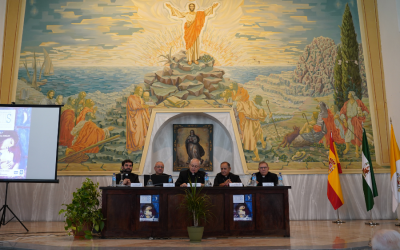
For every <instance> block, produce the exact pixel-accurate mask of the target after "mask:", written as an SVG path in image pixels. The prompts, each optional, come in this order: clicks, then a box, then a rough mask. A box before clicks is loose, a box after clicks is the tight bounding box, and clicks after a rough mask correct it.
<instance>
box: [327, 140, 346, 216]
mask: <svg viewBox="0 0 400 250" xmlns="http://www.w3.org/2000/svg"><path fill="white" fill-rule="evenodd" d="M328 161H329V172H328V199H329V201H330V202H331V204H332V206H333V208H334V209H335V210H336V209H338V208H339V207H341V206H342V205H343V204H344V200H343V194H342V187H341V186H340V179H339V170H340V172H342V171H341V168H340V162H339V158H338V156H337V152H336V146H335V142H334V141H333V138H332V133H331V139H330V148H329V158H328Z"/></svg>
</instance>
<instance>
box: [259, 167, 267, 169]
mask: <svg viewBox="0 0 400 250" xmlns="http://www.w3.org/2000/svg"><path fill="white" fill-rule="evenodd" d="M268 168H269V167H261V168H259V169H262V170H264V169H268Z"/></svg>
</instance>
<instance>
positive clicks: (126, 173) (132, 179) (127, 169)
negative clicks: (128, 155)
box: [116, 160, 139, 186]
mask: <svg viewBox="0 0 400 250" xmlns="http://www.w3.org/2000/svg"><path fill="white" fill-rule="evenodd" d="M132 166H133V162H132V161H131V160H125V161H123V162H122V166H121V173H120V174H117V175H116V177H117V184H119V182H120V180H121V175H123V176H122V179H123V182H122V184H123V185H126V186H130V185H131V183H139V176H138V175H137V174H133V173H132Z"/></svg>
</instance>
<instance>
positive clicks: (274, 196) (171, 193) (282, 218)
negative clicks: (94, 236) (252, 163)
mask: <svg viewBox="0 0 400 250" xmlns="http://www.w3.org/2000/svg"><path fill="white" fill-rule="evenodd" d="M289 188H291V187H290V186H279V187H205V188H203V190H202V192H203V193H205V194H207V195H209V196H210V198H211V202H212V203H213V206H212V208H211V210H212V213H213V215H214V216H213V217H210V218H209V221H208V222H207V224H206V225H204V226H205V228H204V235H203V237H205V238H207V237H228V236H239V237H243V236H259V237H260V236H267V235H268V236H270V235H274V236H284V237H289V236H290V228H289V200H288V199H289V196H288V189H289ZM100 189H101V190H102V211H103V215H104V217H105V218H106V221H105V227H104V229H103V231H102V232H101V234H102V236H103V237H122V238H123V237H126V238H128V237H129V238H147V237H155V238H159V237H160V238H165V237H168V238H175V237H188V233H187V227H188V226H193V221H192V220H189V219H188V212H187V211H186V210H185V209H184V208H182V207H181V206H180V203H181V201H182V200H183V196H182V195H180V194H184V189H185V188H180V187H170V188H162V187H101V188H100ZM248 194H251V195H252V202H251V204H252V210H253V215H252V220H251V221H234V219H233V217H234V204H233V195H248ZM141 195H159V196H158V197H159V221H158V222H148V221H145V222H144V221H140V219H139V218H140V196H141ZM248 197H249V196H248ZM200 224H201V225H202V224H203V223H200Z"/></svg>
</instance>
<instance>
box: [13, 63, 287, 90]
mask: <svg viewBox="0 0 400 250" xmlns="http://www.w3.org/2000/svg"><path fill="white" fill-rule="evenodd" d="M160 68H161V67H159V66H157V67H55V69H54V75H52V76H42V80H43V79H47V83H46V84H45V85H42V86H41V87H40V91H41V92H42V93H43V94H45V95H46V93H47V92H48V91H49V90H55V92H56V95H58V94H59V93H62V94H63V96H72V95H75V94H78V93H79V92H81V91H86V92H87V93H94V92H95V91H97V90H98V91H100V92H101V93H105V94H107V93H112V92H120V91H122V90H124V89H126V88H127V87H129V86H131V85H132V84H140V83H142V82H143V78H144V75H145V74H146V73H154V72H156V71H158V70H160ZM218 68H220V69H223V70H224V71H225V75H224V77H229V78H231V79H232V80H234V81H237V82H239V83H247V82H249V81H254V79H255V78H256V77H257V76H258V75H264V76H269V75H270V74H277V73H280V72H281V71H291V70H294V69H295V67H294V66H244V67H238V66H234V67H233V66H232V67H218ZM29 71H30V75H32V74H33V71H32V69H30V70H29ZM18 78H19V79H21V78H25V79H28V76H27V72H26V70H25V68H20V69H19V72H18Z"/></svg>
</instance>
